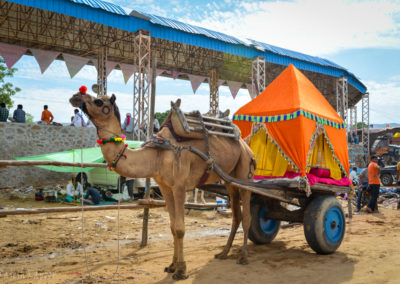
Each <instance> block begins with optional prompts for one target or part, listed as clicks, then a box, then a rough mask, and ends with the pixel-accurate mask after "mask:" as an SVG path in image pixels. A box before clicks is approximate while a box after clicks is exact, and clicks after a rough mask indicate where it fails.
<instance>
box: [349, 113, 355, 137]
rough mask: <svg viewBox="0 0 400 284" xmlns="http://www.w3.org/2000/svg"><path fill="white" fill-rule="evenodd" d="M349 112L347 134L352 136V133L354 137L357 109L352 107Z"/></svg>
mask: <svg viewBox="0 0 400 284" xmlns="http://www.w3.org/2000/svg"><path fill="white" fill-rule="evenodd" d="M349 110H350V125H349V133H350V135H353V133H354V134H355V135H357V107H356V106H353V107H351V108H349ZM351 137H353V136H351ZM352 141H353V140H352ZM353 142H354V141H353Z"/></svg>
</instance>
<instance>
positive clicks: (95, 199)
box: [83, 183, 101, 205]
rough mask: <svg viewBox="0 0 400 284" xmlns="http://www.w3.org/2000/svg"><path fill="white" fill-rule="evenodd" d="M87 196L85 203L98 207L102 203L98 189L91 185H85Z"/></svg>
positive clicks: (84, 199)
mask: <svg viewBox="0 0 400 284" xmlns="http://www.w3.org/2000/svg"><path fill="white" fill-rule="evenodd" d="M85 191H86V194H85V196H84V197H83V203H85V204H90V205H97V204H99V203H100V201H101V197H100V193H99V191H98V190H97V189H95V188H94V187H92V186H91V184H90V183H87V184H86V185H85ZM89 198H90V199H89Z"/></svg>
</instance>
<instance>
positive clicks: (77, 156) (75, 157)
mask: <svg viewBox="0 0 400 284" xmlns="http://www.w3.org/2000/svg"><path fill="white" fill-rule="evenodd" d="M125 142H126V143H127V144H128V145H129V148H131V149H136V148H137V147H139V145H140V144H142V143H143V141H125ZM81 155H82V157H83V161H82V162H83V163H103V161H104V158H103V153H102V152H101V148H100V147H93V148H84V149H82V150H81V149H73V150H69V151H64V152H57V153H49V154H44V155H37V156H28V157H18V158H14V160H30V161H59V162H75V163H81ZM37 167H40V168H42V169H46V170H50V171H54V172H61V173H72V172H76V173H78V172H80V171H81V170H82V171H83V172H88V171H90V170H92V169H94V167H90V168H82V169H81V168H80V167H57V166H37Z"/></svg>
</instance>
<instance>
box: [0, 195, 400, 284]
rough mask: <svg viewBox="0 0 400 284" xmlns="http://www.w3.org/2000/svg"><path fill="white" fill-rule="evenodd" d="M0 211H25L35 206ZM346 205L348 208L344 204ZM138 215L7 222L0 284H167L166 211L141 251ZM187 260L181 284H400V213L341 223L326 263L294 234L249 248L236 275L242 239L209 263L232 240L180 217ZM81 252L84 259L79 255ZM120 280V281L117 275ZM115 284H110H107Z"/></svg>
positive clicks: (154, 215) (299, 230) (225, 221)
mask: <svg viewBox="0 0 400 284" xmlns="http://www.w3.org/2000/svg"><path fill="white" fill-rule="evenodd" d="M7 202H8V203H10V202H11V201H4V200H1V204H2V205H3V206H4V205H6V206H7V205H8V206H12V207H25V208H29V207H32V206H37V204H33V205H32V204H30V203H27V202H25V203H23V204H17V203H16V202H15V201H14V203H12V202H11V203H12V204H11V205H10V204H5V203H7ZM343 205H345V204H344V203H343ZM141 213H142V212H141V211H128V210H123V211H121V212H120V222H119V223H120V226H119V227H120V229H119V231H120V232H119V236H120V241H119V243H120V245H119V248H120V249H119V254H120V257H119V261H118V212H117V211H103V212H101V211H99V212H87V213H85V214H84V223H83V224H84V238H82V234H81V231H82V219H81V213H68V214H64V213H58V214H57V213H54V214H48V215H31V216H9V217H6V218H1V219H0V227H1V234H0V273H1V274H0V281H2V282H1V283H82V282H81V281H78V280H79V279H85V281H84V283H96V281H95V280H90V279H89V277H88V271H89V272H90V275H91V277H93V278H96V279H98V280H99V281H98V283H117V280H119V283H173V282H174V281H172V280H171V275H168V274H166V273H164V272H163V270H164V267H165V266H168V265H169V264H170V261H171V259H172V252H173V246H172V237H171V234H170V231H169V218H168V214H167V212H166V211H165V209H164V208H159V209H152V210H151V218H150V221H149V236H150V238H149V243H148V246H147V247H145V248H140V241H141V226H142V221H141V220H142V219H141ZM186 213H187V215H186V219H185V222H186V235H185V256H186V262H187V267H188V273H189V278H188V279H187V280H185V281H181V282H179V283H204V284H206V283H207V284H209V283H399V282H400V269H399V267H400V245H399V244H400V211H398V210H393V209H384V208H381V213H380V214H369V215H368V214H361V215H356V216H354V217H353V219H352V220H349V219H348V220H347V230H346V235H345V238H344V241H343V243H342V245H341V246H340V248H339V249H338V251H337V252H336V253H334V254H332V255H317V254H315V253H314V252H313V251H312V250H311V249H310V247H309V246H308V244H307V242H306V240H305V237H304V233H303V227H302V226H301V225H296V226H294V227H290V228H285V229H281V230H280V232H279V234H278V236H277V237H276V239H275V240H274V241H273V242H272V243H271V244H270V245H264V246H256V245H254V244H253V243H251V242H250V245H249V263H250V264H249V265H244V266H243V265H237V264H236V258H237V257H238V255H239V251H240V247H241V244H242V241H243V233H242V232H239V233H238V235H237V237H236V240H235V242H234V246H233V248H232V251H231V253H230V257H229V259H227V260H217V259H214V254H217V253H218V252H220V251H221V249H222V247H223V245H224V244H225V242H226V240H227V235H228V233H229V230H230V224H231V219H230V217H226V216H222V215H221V214H219V213H217V212H215V211H205V210H203V211H200V210H190V211H187V212H186ZM83 240H84V243H85V244H86V250H85V251H86V256H85V251H84V250H83ZM116 271H117V273H115V272H116ZM113 280H114V282H113Z"/></svg>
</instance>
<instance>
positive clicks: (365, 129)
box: [361, 93, 369, 164]
mask: <svg viewBox="0 0 400 284" xmlns="http://www.w3.org/2000/svg"><path fill="white" fill-rule="evenodd" d="M361 104H362V106H361V116H362V137H361V143H362V146H363V150H364V153H365V163H366V164H368V160H369V93H365V95H364V96H363V97H362V100H361Z"/></svg>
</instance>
